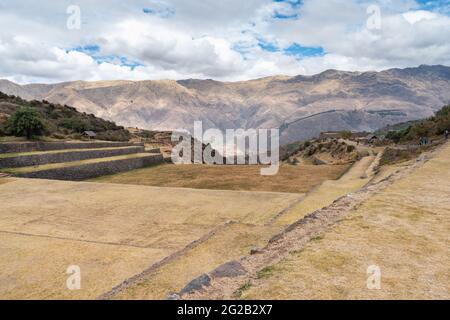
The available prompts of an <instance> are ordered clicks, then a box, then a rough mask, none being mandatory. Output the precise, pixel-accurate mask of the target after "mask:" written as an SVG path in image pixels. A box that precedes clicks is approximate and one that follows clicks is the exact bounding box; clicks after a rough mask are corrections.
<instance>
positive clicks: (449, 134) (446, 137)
mask: <svg viewBox="0 0 450 320" xmlns="http://www.w3.org/2000/svg"><path fill="white" fill-rule="evenodd" d="M444 135H445V139H448V137H449V136H450V132H449V131H448V129H446V130H445V133H444Z"/></svg>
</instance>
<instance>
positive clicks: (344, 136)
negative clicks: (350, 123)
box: [339, 131, 353, 140]
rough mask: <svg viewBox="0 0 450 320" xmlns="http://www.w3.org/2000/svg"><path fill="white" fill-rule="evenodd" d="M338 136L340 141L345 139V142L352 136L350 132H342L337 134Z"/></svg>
mask: <svg viewBox="0 0 450 320" xmlns="http://www.w3.org/2000/svg"><path fill="white" fill-rule="evenodd" d="M339 135H340V136H341V138H342V139H347V140H348V139H350V138H351V137H352V136H353V134H352V133H351V131H342V132H340V133H339Z"/></svg>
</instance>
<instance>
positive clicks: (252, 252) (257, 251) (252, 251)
mask: <svg viewBox="0 0 450 320" xmlns="http://www.w3.org/2000/svg"><path fill="white" fill-rule="evenodd" d="M261 253H262V250H261V249H260V248H253V249H252V250H250V255H252V256H253V255H255V254H261Z"/></svg>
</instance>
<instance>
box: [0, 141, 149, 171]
mask: <svg viewBox="0 0 450 320" xmlns="http://www.w3.org/2000/svg"><path fill="white" fill-rule="evenodd" d="M141 152H144V147H143V146H134V147H128V148H124V149H112V150H108V149H103V150H89V149H86V150H83V151H62V152H60V153H47V154H45V153H44V154H35V155H27V156H17V157H10V158H0V168H19V167H29V166H36V165H43V164H49V163H60V162H73V161H80V160H86V159H95V158H106V157H115V156H122V155H127V154H133V153H141Z"/></svg>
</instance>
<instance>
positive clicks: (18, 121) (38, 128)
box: [8, 107, 44, 139]
mask: <svg viewBox="0 0 450 320" xmlns="http://www.w3.org/2000/svg"><path fill="white" fill-rule="evenodd" d="M43 131H44V124H43V122H42V120H41V117H40V115H39V113H38V112H36V110H34V109H32V108H29V107H23V108H21V109H20V110H18V111H17V112H16V113H14V114H13V115H12V116H11V118H10V119H9V120H8V132H9V133H11V134H13V135H15V136H20V137H27V138H28V139H30V138H31V137H32V136H38V135H41V134H42V132H43Z"/></svg>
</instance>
